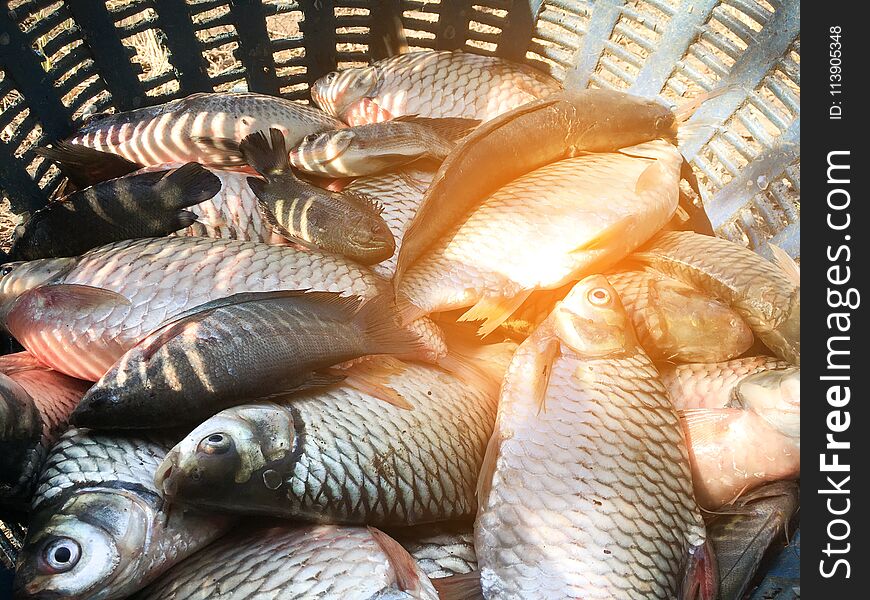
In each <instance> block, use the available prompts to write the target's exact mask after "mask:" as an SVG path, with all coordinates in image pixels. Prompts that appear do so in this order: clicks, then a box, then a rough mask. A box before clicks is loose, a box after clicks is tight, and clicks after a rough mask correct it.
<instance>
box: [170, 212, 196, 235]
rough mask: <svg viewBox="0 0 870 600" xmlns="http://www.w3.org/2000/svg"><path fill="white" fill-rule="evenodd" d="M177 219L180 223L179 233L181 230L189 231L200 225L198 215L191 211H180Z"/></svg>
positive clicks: (176, 214) (176, 215) (176, 216)
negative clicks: (197, 224)
mask: <svg viewBox="0 0 870 600" xmlns="http://www.w3.org/2000/svg"><path fill="white" fill-rule="evenodd" d="M175 218H176V220H177V221H178V229H176V231H178V230H179V229H187V228H188V227H190V226H191V225H193V224H194V223H198V222H199V221H197V215H196V213H193V212H190V211H189V210H180V211H178V212H177V213H175Z"/></svg>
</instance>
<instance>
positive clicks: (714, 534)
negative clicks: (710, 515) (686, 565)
mask: <svg viewBox="0 0 870 600" xmlns="http://www.w3.org/2000/svg"><path fill="white" fill-rule="evenodd" d="M798 506H799V499H798V485H797V484H796V483H795V482H793V481H780V482H777V483H771V484H768V485H766V486H764V487H762V488H759V489H757V490H755V491H754V492H752V493H750V494H747V495H745V496H743V497H742V498H740V500H738V501H737V503H736V505H735V506H733V507H730V508H728V509H726V513H727V514H721V515H720V516H717V517H716V518H715V519H714V520H713V521H712V522H711V523H710V524H709V525H707V533H708V535H709V536H710V538H711V539H712V540H713V547H714V548H715V549H716V558H717V559H718V562H719V576H720V584H719V598H720V600H742V599H743V598H744V596H745V594H746V592H747V591H748V590H749V585H750V583H751V582H752V579H753V578H754V577H755V573H756V571H757V570H758V566H759V565H760V564H761V560H762V558H764V555H765V553H766V552H767V549H768V548H769V547H770V545H771V544H772V543H773V542H774V541H775V540H776V539H778V538H779V537H780V536H782V535H783V533H785V532H787V531H786V530H787V527H788V524H789V521H791V518H792V517H793V516H794V514H795V512H796V511H797V509H798ZM720 512H721V511H720Z"/></svg>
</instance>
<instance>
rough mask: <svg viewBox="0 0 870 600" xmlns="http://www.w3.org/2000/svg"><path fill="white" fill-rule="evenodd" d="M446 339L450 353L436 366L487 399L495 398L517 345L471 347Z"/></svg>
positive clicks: (472, 345)
mask: <svg viewBox="0 0 870 600" xmlns="http://www.w3.org/2000/svg"><path fill="white" fill-rule="evenodd" d="M447 340H448V346H447V347H448V348H449V350H448V352H447V355H446V356H443V357H441V358H439V359H438V361H437V362H438V366H439V367H441V368H442V369H444V370H445V371H448V372H450V373H453V374H454V375H456V376H457V377H459V378H460V379H461V380H462V381H464V382H465V383H467V384H468V385H470V386H472V387H474V388H476V389H479V390H483V391H484V392H485V393H486V394H487V395H488V396H491V397H497V396H498V393H499V389H500V388H501V382H502V379H504V373H505V371H506V370H507V367H508V363H509V360H510V357H511V356H512V355H513V350H515V349H516V347H517V345H516V344H515V343H514V342H501V343H498V344H470V343H465V342H462V341H459V340H457V339H455V338H454V337H453V336H449V335H448V337H447Z"/></svg>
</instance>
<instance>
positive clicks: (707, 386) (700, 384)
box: [661, 356, 791, 410]
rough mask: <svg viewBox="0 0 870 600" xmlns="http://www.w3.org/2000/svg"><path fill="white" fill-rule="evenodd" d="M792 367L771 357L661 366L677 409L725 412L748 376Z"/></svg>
mask: <svg viewBox="0 0 870 600" xmlns="http://www.w3.org/2000/svg"><path fill="white" fill-rule="evenodd" d="M790 366H791V364H790V363H788V362H786V361H784V360H780V359H778V358H774V357H772V356H750V357H746V358H735V359H734V360H729V361H726V362H721V363H712V364H707V363H697V364H694V363H693V364H687V365H662V366H661V376H662V382H663V383H664V384H665V387H667V388H668V395H669V396H670V398H671V401H672V402H673V403H674V406H675V407H676V408H677V409H679V410H684V409H689V408H722V407H723V406H726V405H727V404H728V403H729V402H730V401H731V399H732V394H733V391H734V388H735V387H736V386H737V384H738V383H739V382H740V380H741V379H743V378H744V377H746V376H747V375H752V374H753V373H760V372H762V371H769V370H777V369H787V368H788V367H790Z"/></svg>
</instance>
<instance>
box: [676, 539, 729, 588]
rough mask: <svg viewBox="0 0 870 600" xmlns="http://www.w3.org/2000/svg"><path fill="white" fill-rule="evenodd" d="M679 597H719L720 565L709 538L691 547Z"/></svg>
mask: <svg viewBox="0 0 870 600" xmlns="http://www.w3.org/2000/svg"><path fill="white" fill-rule="evenodd" d="M677 597H678V598H679V600H716V599H717V598H718V597H719V567H718V565H717V563H716V552H715V551H714V550H713V543H712V542H711V541H710V539H709V538H708V539H707V540H705V541H704V543H703V544H702V545H700V546H693V547H691V548H689V562H688V564H687V565H686V569H685V571H684V572H683V580H682V582H681V584H680V591H679V594H678V595H677Z"/></svg>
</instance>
